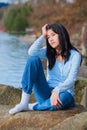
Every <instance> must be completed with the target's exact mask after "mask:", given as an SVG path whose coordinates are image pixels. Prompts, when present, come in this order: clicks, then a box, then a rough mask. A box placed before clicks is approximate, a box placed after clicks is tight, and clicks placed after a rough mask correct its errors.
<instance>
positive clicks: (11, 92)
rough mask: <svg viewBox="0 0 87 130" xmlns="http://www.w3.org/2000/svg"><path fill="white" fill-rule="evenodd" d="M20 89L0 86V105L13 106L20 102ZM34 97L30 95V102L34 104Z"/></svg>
mask: <svg viewBox="0 0 87 130" xmlns="http://www.w3.org/2000/svg"><path fill="white" fill-rule="evenodd" d="M21 93H22V91H21V89H18V88H14V87H11V86H6V85H0V104H3V105H15V104H17V103H19V102H20V100H21ZM34 101H35V99H34V96H33V94H32V95H31V98H30V102H34Z"/></svg>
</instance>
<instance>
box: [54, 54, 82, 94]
mask: <svg viewBox="0 0 87 130" xmlns="http://www.w3.org/2000/svg"><path fill="white" fill-rule="evenodd" d="M71 60H72V65H71V69H70V72H69V75H68V77H67V79H66V80H65V81H64V82H63V83H60V84H59V85H58V86H56V87H55V88H54V90H53V91H56V92H57V93H58V94H59V93H60V92H64V91H66V90H68V89H70V88H71V87H72V86H73V84H74V82H75V81H76V79H77V75H78V71H79V68H80V63H81V55H80V54H79V53H78V52H77V53H75V54H74V55H73V57H72V59H71ZM67 67H68V66H67Z"/></svg>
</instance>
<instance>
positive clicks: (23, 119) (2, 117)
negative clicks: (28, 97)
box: [0, 105, 83, 130]
mask: <svg viewBox="0 0 87 130" xmlns="http://www.w3.org/2000/svg"><path fill="white" fill-rule="evenodd" d="M11 107H12V106H6V105H0V130H49V128H53V127H54V126H56V125H58V124H59V123H60V122H62V121H64V120H65V119H66V118H68V117H72V116H74V115H75V114H77V113H80V112H82V111H83V107H82V106H80V105H78V106H76V107H75V108H72V109H70V110H63V111H27V112H20V113H18V114H15V115H13V116H11V115H10V114H9V113H8V111H9V109H10V108H11Z"/></svg>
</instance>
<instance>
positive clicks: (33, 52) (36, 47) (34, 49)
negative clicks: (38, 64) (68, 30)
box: [28, 24, 48, 58]
mask: <svg viewBox="0 0 87 130" xmlns="http://www.w3.org/2000/svg"><path fill="white" fill-rule="evenodd" d="M47 25H48V24H45V25H44V26H43V27H42V36H40V37H39V38H38V39H37V40H36V41H35V42H34V44H33V45H32V46H31V47H30V49H29V50H28V54H29V55H30V56H39V57H40V58H47V57H46V47H43V48H41V46H42V44H43V43H44V42H46V41H45V38H46V35H47V31H46V27H47Z"/></svg>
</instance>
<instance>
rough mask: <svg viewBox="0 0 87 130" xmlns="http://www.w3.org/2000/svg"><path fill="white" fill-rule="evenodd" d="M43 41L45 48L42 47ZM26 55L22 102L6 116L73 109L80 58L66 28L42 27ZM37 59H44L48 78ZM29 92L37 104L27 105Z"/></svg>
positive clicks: (54, 25)
mask: <svg viewBox="0 0 87 130" xmlns="http://www.w3.org/2000/svg"><path fill="white" fill-rule="evenodd" d="M45 40H46V46H45V47H42V48H41V46H42V44H43V43H44V41H45ZM28 53H29V55H30V57H29V59H28V61H27V64H26V67H25V71H24V74H23V78H22V97H21V101H20V103H19V104H18V105H16V106H15V107H14V108H12V109H11V110H10V111H9V113H10V114H15V113H18V112H20V111H24V110H63V109H69V108H71V107H74V106H75V101H74V83H75V81H76V78H77V74H78V71H79V67H80V63H81V55H80V53H79V52H78V50H77V49H76V48H74V47H73V45H72V44H71V42H70V38H69V34H68V32H67V30H66V29H65V27H64V26H63V25H61V24H59V23H53V24H49V25H48V24H45V25H44V26H43V27H42V35H41V36H40V37H39V38H38V39H37V40H36V41H35V42H34V44H33V45H32V46H31V47H30V49H29V51H28ZM40 58H46V59H47V79H46V78H45V75H44V71H43V67H42V63H41V60H40ZM32 89H33V91H34V96H35V99H36V101H37V102H36V103H33V104H30V103H29V99H30V95H31V93H32ZM28 103H29V104H28Z"/></svg>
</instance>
